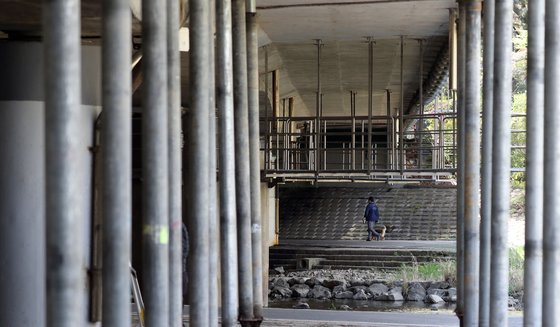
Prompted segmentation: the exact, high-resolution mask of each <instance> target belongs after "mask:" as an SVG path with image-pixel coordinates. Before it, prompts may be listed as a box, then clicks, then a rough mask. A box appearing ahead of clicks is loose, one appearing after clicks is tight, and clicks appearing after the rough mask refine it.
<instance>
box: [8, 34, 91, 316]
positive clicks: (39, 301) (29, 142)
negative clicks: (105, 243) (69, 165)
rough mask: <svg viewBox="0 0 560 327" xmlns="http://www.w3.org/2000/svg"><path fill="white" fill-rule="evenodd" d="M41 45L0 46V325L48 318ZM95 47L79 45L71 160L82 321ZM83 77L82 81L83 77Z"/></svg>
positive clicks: (88, 231) (85, 294) (85, 296)
mask: <svg viewBox="0 0 560 327" xmlns="http://www.w3.org/2000/svg"><path fill="white" fill-rule="evenodd" d="M42 53H43V49H42V45H41V43H37V42H26V43H24V42H9V43H2V44H0V62H2V64H3V67H4V68H3V70H2V75H1V76H0V157H1V158H2V160H0V180H1V181H2V182H1V183H0V266H1V267H2V273H1V274H0V290H1V291H0V326H11V327H43V326H45V323H46V321H45V320H46V311H45V308H46V303H45V297H46V268H45V264H46V263H45V253H46V250H45V242H46V240H45V196H46V193H45V129H44V126H45V115H44V103H43V98H44V96H43V95H44V93H43V84H44V81H43V56H42ZM100 59H101V52H100V50H99V48H98V47H83V48H82V62H83V66H82V71H83V76H84V77H85V79H84V80H83V81H82V85H83V90H82V95H83V96H82V103H83V104H84V105H82V108H81V109H82V110H81V112H80V119H79V124H80V127H81V128H80V134H79V135H75V136H74V137H76V138H78V139H79V145H80V147H79V148H80V151H79V154H78V156H77V157H76V158H74V159H75V160H76V161H77V162H78V166H79V174H78V176H79V179H80V180H79V182H80V183H81V184H80V185H82V192H81V194H80V197H79V199H80V200H79V202H78V203H76V206H79V207H80V210H79V211H80V212H83V213H84V215H83V216H81V217H77V219H80V220H81V221H82V222H83V223H82V225H81V228H80V231H79V232H80V233H81V234H82V237H81V239H83V240H84V242H83V243H82V244H76V246H82V247H83V248H84V251H85V254H86V255H85V258H84V262H83V263H82V267H83V278H84V283H83V285H84V286H83V287H84V288H83V290H84V292H83V299H81V300H83V302H84V303H86V306H85V307H84V308H83V310H82V311H83V312H82V314H83V324H82V325H81V326H91V324H90V323H89V322H88V321H89V319H88V317H87V314H88V313H87V312H88V310H87V306H88V305H89V299H88V296H89V292H88V289H87V285H88V284H89V283H87V282H86V277H87V275H86V272H87V270H88V268H89V265H90V255H89V253H90V249H91V244H90V238H91V229H90V224H91V222H90V217H91V210H92V208H91V203H92V201H91V196H92V192H91V189H92V185H91V181H92V176H91V175H92V152H91V149H90V148H91V145H92V142H93V127H94V121H95V119H96V117H97V114H98V113H99V110H100V107H99V106H98V105H99V103H100V94H101V92H100V85H101V83H100V77H101V76H100ZM86 79H87V80H86Z"/></svg>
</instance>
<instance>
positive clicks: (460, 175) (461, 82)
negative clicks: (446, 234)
mask: <svg viewBox="0 0 560 327" xmlns="http://www.w3.org/2000/svg"><path fill="white" fill-rule="evenodd" d="M465 30H466V12H465V4H464V2H463V1H460V2H459V18H458V25H457V39H458V40H457V307H456V309H455V312H456V314H457V316H458V317H459V319H460V320H461V321H462V319H463V314H464V310H465V307H464V303H465V302H464V296H465V292H464V280H465V279H464V267H465V243H464V213H465V202H464V200H465V184H464V183H465V51H466V49H465V46H466V35H465Z"/></svg>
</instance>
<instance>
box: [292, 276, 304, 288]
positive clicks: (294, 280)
mask: <svg viewBox="0 0 560 327" xmlns="http://www.w3.org/2000/svg"><path fill="white" fill-rule="evenodd" d="M288 284H290V286H294V285H296V284H305V278H303V277H293V278H290V279H288Z"/></svg>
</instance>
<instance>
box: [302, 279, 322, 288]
mask: <svg viewBox="0 0 560 327" xmlns="http://www.w3.org/2000/svg"><path fill="white" fill-rule="evenodd" d="M305 284H306V285H307V286H309V287H315V285H321V284H322V283H321V280H319V279H317V278H315V277H311V278H309V279H308V280H306V281H305Z"/></svg>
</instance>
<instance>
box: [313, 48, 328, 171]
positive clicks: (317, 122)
mask: <svg viewBox="0 0 560 327" xmlns="http://www.w3.org/2000/svg"><path fill="white" fill-rule="evenodd" d="M315 45H317V98H316V100H315V105H316V107H315V174H316V175H319V170H320V168H319V167H320V162H321V151H322V150H321V115H322V112H321V107H322V105H321V100H322V96H321V48H322V47H323V44H322V43H321V39H317V40H315ZM325 168H326V167H325Z"/></svg>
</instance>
